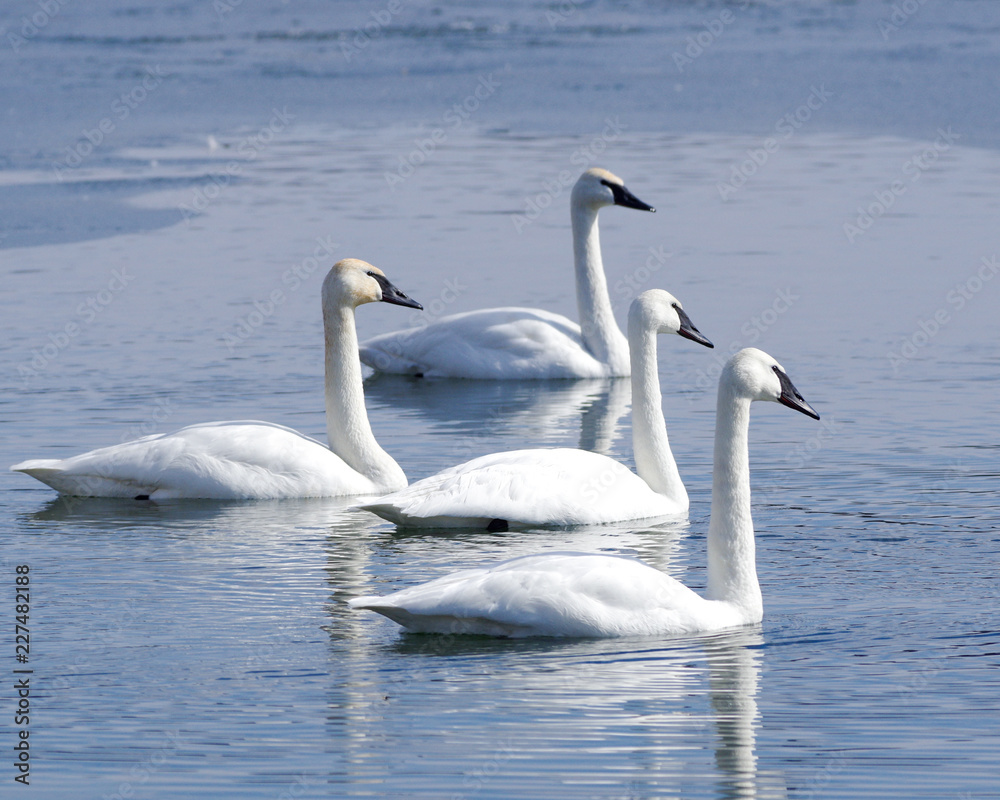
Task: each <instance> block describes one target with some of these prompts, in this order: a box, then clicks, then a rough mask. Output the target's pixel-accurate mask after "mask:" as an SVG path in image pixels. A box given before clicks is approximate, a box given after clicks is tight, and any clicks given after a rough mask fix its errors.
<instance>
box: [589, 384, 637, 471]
mask: <svg viewBox="0 0 1000 800" xmlns="http://www.w3.org/2000/svg"><path fill="white" fill-rule="evenodd" d="M602 384H603V385H602V387H601V389H600V391H599V392H598V393H595V394H594V395H593V399H592V400H591V402H590V403H589V404H588V405H586V406H585V407H584V409H583V414H581V416H580V449H581V450H592V451H593V452H595V453H601V454H602V455H610V453H611V446H612V445H613V444H614V442H615V438H616V436H617V434H618V423H619V421H620V420H621V418H622V417H623V416H624V414H625V410H626V409H627V408H628V404H629V400H630V398H631V396H632V389H631V383H630V382H629V379H628V378H609V379H608V380H606V381H602Z"/></svg>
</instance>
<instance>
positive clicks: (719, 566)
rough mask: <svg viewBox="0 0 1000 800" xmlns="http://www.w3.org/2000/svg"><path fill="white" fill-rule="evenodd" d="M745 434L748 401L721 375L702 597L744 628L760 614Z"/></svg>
mask: <svg viewBox="0 0 1000 800" xmlns="http://www.w3.org/2000/svg"><path fill="white" fill-rule="evenodd" d="M749 430H750V400H749V398H747V397H746V396H745V395H741V394H740V393H739V392H738V391H737V390H736V389H735V387H734V386H733V384H732V383H731V382H730V381H728V380H726V379H725V375H723V379H722V380H721V381H720V382H719V400H718V404H717V406H716V410H715V464H714V467H713V470H712V519H711V521H710V522H709V525H708V593H707V597H708V599H709V600H724V601H726V602H729V603H733V604H734V605H736V606H738V607H739V608H740V609H741V610H742V611H743V613H744V614H745V621H746V622H748V623H750V622H760V620H761V618H762V617H763V613H764V606H763V602H762V600H761V596H760V583H759V582H758V581H757V559H756V548H755V545H754V535H753V519H752V518H751V516H750V447H749V441H748V439H749Z"/></svg>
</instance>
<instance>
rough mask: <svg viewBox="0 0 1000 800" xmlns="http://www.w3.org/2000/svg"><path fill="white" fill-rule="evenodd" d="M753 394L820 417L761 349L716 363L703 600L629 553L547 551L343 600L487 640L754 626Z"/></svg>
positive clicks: (757, 605) (757, 603) (758, 609)
mask: <svg viewBox="0 0 1000 800" xmlns="http://www.w3.org/2000/svg"><path fill="white" fill-rule="evenodd" d="M753 400H774V401H777V402H779V403H783V404H785V405H787V406H789V407H790V408H794V409H795V410H797V411H801V412H802V413H804V414H807V415H809V416H810V417H813V418H815V419H819V415H818V414H817V413H816V412H815V411H814V410H813V409H812V407H811V406H810V405H809V404H808V403H806V401H805V400H803V399H802V395H800V394H799V393H798V391H797V390H796V389H795V387H794V386H793V385H792V383H791V381H790V380H789V379H788V376H787V375H786V374H785V371H784V370H783V369H782V367H781V365H780V364H778V363H777V362H776V361H775V360H774V359H773V358H771V357H770V356H769V355H767V354H766V353H763V352H761V351H760V350H756V349H754V348H747V349H746V350H741V351H740V352H738V353H737V354H736V355H734V356H733V357H732V358H731V359H730V360H729V362H728V363H727V364H726V367H725V369H724V370H723V372H722V376H721V377H720V379H719V399H718V406H717V410H716V422H715V465H714V470H713V475H712V517H711V521H710V522H709V527H708V588H707V591H706V593H705V597H702V596H701V595H699V594H696V593H695V592H693V591H692V590H691V589H689V588H687V587H686V586H684V585H683V584H682V583H680V582H679V581H677V580H675V579H674V578H671V577H670V576H669V575H665V574H663V573H662V572H660V571H659V570H656V569H653V568H652V567H650V566H648V565H646V564H644V563H642V562H641V561H638V560H636V559H633V558H628V557H624V556H608V555H593V554H587V553H547V554H542V555H530V556H523V557H521V558H515V559H511V560H510V561H505V562H503V563H501V564H498V565H496V566H494V567H492V568H489V569H471V570H465V571H463V572H458V573H455V574H453V575H448V576H445V577H443V578H438V579H437V580H434V581H431V582H429V583H425V584H423V585H421V586H415V587H413V588H412V589H404V590H402V591H399V592H395V593H394V594H390V595H387V596H385V597H358V598H355V599H353V600H351V601H350V605H351V606H352V607H353V608H366V609H370V610H372V611H377V612H378V613H380V614H383V615H384V616H386V617H389V619H391V620H393V621H395V622H398V623H399V624H400V625H403V626H404V627H406V628H408V629H410V630H413V631H422V632H427V633H473V634H485V635H491V636H609V637H610V636H639V635H676V634H688V633H703V632H706V631H714V630H720V629H723V628H731V627H736V626H740V625H749V624H753V623H756V622H760V620H761V619H762V617H763V604H762V601H761V594H760V584H759V583H758V581H757V567H756V559H755V551H754V531H753V520H752V519H751V517H750V464H749V453H748V443H747V438H748V430H749V421H750V403H751V401H753Z"/></svg>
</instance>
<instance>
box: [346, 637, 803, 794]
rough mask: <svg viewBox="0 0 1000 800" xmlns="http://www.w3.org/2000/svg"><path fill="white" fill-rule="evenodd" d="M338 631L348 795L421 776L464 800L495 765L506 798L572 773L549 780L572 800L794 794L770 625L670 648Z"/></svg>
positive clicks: (497, 789)
mask: <svg viewBox="0 0 1000 800" xmlns="http://www.w3.org/2000/svg"><path fill="white" fill-rule="evenodd" d="M329 631H330V633H331V654H330V669H331V673H332V674H333V676H334V677H335V679H336V686H335V688H333V689H332V690H331V695H330V715H329V716H328V728H329V737H330V739H331V741H332V742H334V743H335V744H334V750H335V751H337V752H339V753H340V757H339V758H340V759H341V761H340V763H338V764H337V765H336V767H334V769H335V771H336V772H337V779H338V781H343V782H344V783H345V784H346V786H345V792H344V795H345V796H353V794H352V792H351V791H350V788H349V787H351V786H354V787H356V788H358V789H361V788H363V787H364V786H366V785H370V783H371V781H372V780H376V779H377V780H379V782H380V784H381V789H382V790H383V791H385V792H386V793H387V794H392V793H393V791H394V790H395V789H399V788H401V787H402V783H400V784H399V785H394V783H393V781H394V780H400V781H402V780H405V779H403V778H401V777H397V778H396V779H394V778H393V777H392V776H393V775H396V776H402V775H404V774H408V773H409V772H410V770H411V766H412V767H413V768H414V769H416V768H418V767H417V766H416V765H425V766H423V767H419V769H420V770H421V771H422V772H424V770H431V771H432V773H433V774H429V775H427V778H428V779H432V780H433V781H434V782H433V783H432V784H431V785H433V786H436V787H438V788H439V789H440V792H441V794H442V795H444V796H452V795H453V794H454V792H455V789H456V787H459V786H461V787H463V788H465V789H468V788H469V787H468V785H467V784H463V783H462V778H461V777H460V776H463V775H464V776H468V775H478V774H481V771H482V767H483V765H484V764H489V765H491V776H492V777H491V783H490V787H489V788H490V790H491V792H493V793H494V795H493V796H516V787H517V786H519V785H520V784H521V782H522V781H521V778H522V775H535V774H537V773H538V772H539V770H544V769H546V766H545V765H546V764H559V765H560V771H559V774H558V775H552V778H551V782H552V784H553V785H554V786H562V787H563V789H564V790H565V788H566V784H567V782H569V783H571V784H572V787H571V788H572V793H571V794H572V796H580V797H590V796H601V797H612V798H621V800H638V799H639V798H658V797H665V796H678V795H680V796H682V793H683V791H684V790H685V789H687V790H690V788H691V787H692V785H696V786H698V787H699V788H700V789H702V790H703V791H702V793H700V794H699V796H702V794H704V795H705V796H715V797H719V798H734V799H735V798H768V799H770V798H775V799H777V798H782V799H784V798H787V797H788V790H787V785H786V782H785V779H784V776H783V775H782V774H780V773H779V772H775V771H765V770H762V769H761V768H760V766H759V763H758V757H757V737H758V734H759V732H760V730H761V727H762V724H764V722H763V721H762V720H761V716H760V713H759V711H758V705H757V703H758V700H757V698H758V695H759V692H760V688H761V678H760V673H761V664H762V660H763V659H764V658H766V651H765V650H763V649H762V647H761V645H762V643H763V636H762V634H761V629H760V626H751V627H748V628H745V629H740V630H736V631H727V632H724V633H719V634H713V635H709V636H702V637H682V638H677V639H663V640H659V641H650V640H649V639H642V640H639V639H627V640H621V639H620V640H544V641H543V640H537V639H536V640H497V639H490V638H485V637H465V636H444V637H442V636H426V635H421V634H406V635H404V636H401V637H398V638H395V639H393V640H391V641H385V640H382V641H377V640H376V641H372V638H371V634H370V631H368V632H367V633H366V632H364V631H362V630H358V631H357V632H356V638H350V637H348V636H345V631H344V629H343V627H342V626H341V623H340V621H339V620H337V621H336V622H335V623H334V624H333V625H331V627H330V629H329ZM334 631H337V634H335V635H334ZM404 741H405V742H406V743H407V744H406V747H405V748H404V749H403V751H400V750H399V748H397V747H396V746H395V745H394V744H393V743H399V742H404ZM458 743H461V746H457V745H458ZM386 764H392V765H393V767H392V769H389V770H388V771H387V770H386V767H385V765H386ZM434 765H437V766H436V767H435V766H434ZM387 774H388V775H389V776H390V777H388V778H386V775H387ZM425 774H426V773H425ZM449 776H459V777H457V778H455V779H454V781H455V782H454V783H452V782H451V779H450V778H449ZM616 782H617V784H616ZM706 786H707V787H710V788H707V789H706ZM505 791H507V792H508V793H507V794H504V792H505ZM598 791H600V792H601V793H600V794H599V795H598V794H596V792H598ZM496 793H499V794H496ZM554 796H558V795H554ZM563 796H567V795H563Z"/></svg>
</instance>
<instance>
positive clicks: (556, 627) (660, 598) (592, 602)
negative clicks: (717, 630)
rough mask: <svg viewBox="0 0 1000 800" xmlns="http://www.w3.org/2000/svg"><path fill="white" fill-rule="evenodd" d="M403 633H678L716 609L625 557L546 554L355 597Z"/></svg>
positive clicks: (708, 621)
mask: <svg viewBox="0 0 1000 800" xmlns="http://www.w3.org/2000/svg"><path fill="white" fill-rule="evenodd" d="M350 605H351V607H352V608H364V609H369V610H372V611H376V612H378V613H380V614H382V615H384V616H386V617H388V618H389V619H392V620H393V621H394V622H397V623H399V624H400V625H402V626H404V627H405V628H407V629H409V630H413V631H421V632H429V633H473V634H484V635H490V636H511V637H520V636H631V635H650V634H682V633H691V632H696V631H700V630H705V629H706V627H712V616H713V612H714V611H715V609H714V608H713V607H714V606H716V605H727V604H717V603H712V602H711V601H707V600H705V599H704V598H702V597H700V596H699V595H698V594H696V593H695V592H693V591H691V590H690V589H688V588H687V587H686V586H684V585H683V584H682V583H680V582H679V581H677V580H675V579H674V578H672V577H670V576H669V575H665V574H664V573H662V572H660V571H658V570H656V569H653V568H652V567H650V566H649V565H647V564H644V563H643V562H641V561H639V560H637V559H634V558H629V557H626V556H612V555H595V554H589V553H546V554H541V555H530V556H522V557H520V558H515V559H511V560H509V561H505V562H502V563H500V564H497V565H495V566H493V567H491V568H484V569H470V570H464V571H462V572H457V573H454V574H452V575H447V576H445V577H442V578H438V579H437V580H433V581H430V582H429V583H425V584H422V585H419V586H415V587H412V588H410V589H404V590H402V591H399V592H395V593H393V594H390V595H387V596H385V597H359V598H356V599H354V600H351V601H350Z"/></svg>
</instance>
